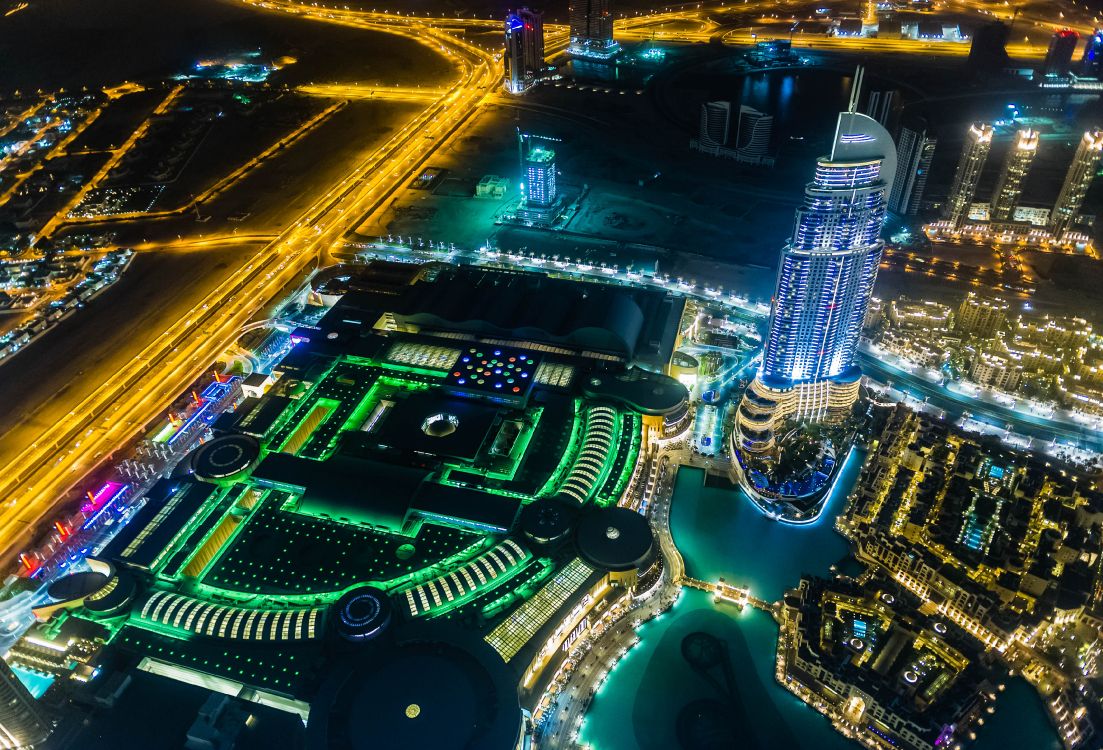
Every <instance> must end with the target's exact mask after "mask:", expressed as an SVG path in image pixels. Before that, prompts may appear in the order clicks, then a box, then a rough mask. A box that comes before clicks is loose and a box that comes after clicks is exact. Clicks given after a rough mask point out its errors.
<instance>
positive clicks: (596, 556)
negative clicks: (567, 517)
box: [576, 507, 655, 572]
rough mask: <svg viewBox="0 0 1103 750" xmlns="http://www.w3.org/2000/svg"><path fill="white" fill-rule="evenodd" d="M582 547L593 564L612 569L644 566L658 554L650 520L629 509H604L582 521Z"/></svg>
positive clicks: (583, 552)
mask: <svg viewBox="0 0 1103 750" xmlns="http://www.w3.org/2000/svg"><path fill="white" fill-rule="evenodd" d="M576 539H577V541H578V550H579V552H580V553H581V554H582V557H583V558H584V559H585V560H586V561H587V562H589V563H590V564H591V565H594V566H597V567H598V568H603V569H605V570H609V571H612V572H624V571H628V570H632V569H633V568H639V567H642V566H643V565H644V564H645V563H647V561H648V560H649V559H650V558H651V556H652V555H653V553H654V546H655V539H654V535H653V534H652V533H651V526H650V525H649V524H648V523H647V519H646V518H644V517H643V516H641V515H640V514H639V513H636V512H635V511H634V510H630V509H629V508H618V507H612V508H601V509H599V510H594V511H591V512H590V513H587V514H586V515H584V516H583V517H582V519H581V520H580V521H579V522H578V529H577V531H576Z"/></svg>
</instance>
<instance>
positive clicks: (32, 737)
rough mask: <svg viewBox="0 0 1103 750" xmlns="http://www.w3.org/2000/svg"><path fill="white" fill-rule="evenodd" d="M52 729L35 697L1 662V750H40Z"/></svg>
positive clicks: (4, 663) (0, 661)
mask: <svg viewBox="0 0 1103 750" xmlns="http://www.w3.org/2000/svg"><path fill="white" fill-rule="evenodd" d="M52 729H53V728H52V727H51V726H50V723H49V721H48V720H47V719H46V716H45V715H44V714H43V712H42V709H41V708H40V707H39V705H38V703H37V701H35V699H34V696H32V695H31V694H30V692H29V691H28V690H27V688H25V687H24V686H23V683H22V682H20V681H19V678H18V677H16V675H15V672H13V671H12V670H11V667H9V666H8V665H7V663H6V662H4V661H3V660H2V659H0V748H13V750H24V749H28V750H29V748H33V747H39V746H40V745H41V744H42V743H43V742H45V741H46V738H47V737H49V736H50V732H51V731H52Z"/></svg>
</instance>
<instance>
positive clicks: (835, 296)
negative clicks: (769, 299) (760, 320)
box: [733, 110, 896, 452]
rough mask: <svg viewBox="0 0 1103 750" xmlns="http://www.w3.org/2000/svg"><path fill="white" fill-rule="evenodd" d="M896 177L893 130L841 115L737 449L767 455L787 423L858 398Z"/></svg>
mask: <svg viewBox="0 0 1103 750" xmlns="http://www.w3.org/2000/svg"><path fill="white" fill-rule="evenodd" d="M895 174H896V148H895V147H894V146H893V143H892V138H891V136H890V135H889V133H888V131H886V130H885V129H884V128H883V127H882V126H881V125H880V124H879V123H877V121H876V120H874V119H873V118H871V117H868V116H867V115H862V114H858V113H856V112H854V111H853V110H852V111H849V112H843V113H842V114H840V115H839V122H838V126H837V129H836V133H835V139H834V143H833V146H832V150H831V153H830V155H828V156H825V157H823V158H821V159H820V160H819V161H818V162H817V164H816V172H815V177H814V179H813V181H812V182H811V183H810V184H809V185H808V187H807V188H806V189H805V198H804V205H803V206H802V207H801V208H799V209H797V216H796V227H795V229H794V232H793V236H792V239H791V240H790V242H789V243H788V244H787V245H786V247H785V248H784V249H783V250H782V254H781V263H780V266H779V268H778V276H777V288H776V292H775V294H774V301H773V308H772V310H771V315H770V328H769V332H768V334H767V337H766V342H765V349H764V353H763V360H762V366H761V368H760V370H759V372H758V374H757V376H756V377H755V379H754V381H753V382H752V383H751V385H750V387H749V388H748V391H747V393H746V394H745V395H744V398H743V401H742V403H741V404H740V408H739V411H738V416H737V419H736V422H737V429H736V431H735V434H734V435H733V441H734V442H735V445H734V446H733V447H735V448H736V450H746V451H751V452H755V451H762V450H768V449H769V448H770V447H772V446H773V442H774V439H773V432H774V429H775V428H776V427H778V426H779V425H780V424H781V423H782V422H783V421H784V420H786V419H790V418H795V419H800V420H820V419H824V418H828V417H829V416H830V415H832V414H833V413H840V412H844V411H846V410H848V409H849V407H850V406H852V405H853V403H854V402H855V400H856V399H857V396H858V385H859V382H860V372H859V371H858V368H857V366H856V364H855V356H856V354H857V349H858V340H859V337H860V335H861V330H862V323H863V320H864V318H865V312H866V308H867V307H868V306H869V302H870V297H871V296H872V292H873V285H874V282H875V281H876V278H877V267H878V264H879V263H880V260H881V251H882V248H883V246H884V242H883V241H882V240H881V237H880V234H881V226H882V224H883V222H884V219H885V212H886V207H887V197H888V193H889V191H890V189H891V187H892V180H893V177H894V176H895Z"/></svg>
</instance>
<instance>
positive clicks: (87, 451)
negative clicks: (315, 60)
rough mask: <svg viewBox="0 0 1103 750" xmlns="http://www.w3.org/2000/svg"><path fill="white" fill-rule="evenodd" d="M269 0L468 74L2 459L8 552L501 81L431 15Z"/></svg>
mask: <svg viewBox="0 0 1103 750" xmlns="http://www.w3.org/2000/svg"><path fill="white" fill-rule="evenodd" d="M250 4H254V5H259V4H258V3H250ZM264 6H265V7H266V8H267V9H268V10H271V11H274V12H295V13H297V14H299V15H302V16H307V17H309V18H311V19H315V20H320V21H324V22H330V23H339V24H342V25H346V26H353V27H357V28H363V29H366V30H374V31H380V32H383V33H391V34H399V35H403V36H407V37H409V38H412V39H414V40H415V41H417V42H419V43H420V44H423V45H425V46H428V47H430V48H431V49H433V50H435V51H437V52H438V53H440V54H443V55H445V56H446V57H447V58H448V59H449V60H450V61H452V62H453V64H455V65H456V66H457V68H458V69H459V70H460V73H461V75H460V78H459V80H458V81H457V82H456V83H454V84H453V85H452V86H451V87H449V88H448V89H447V90H446V91H445V93H443V94H442V95H441V96H439V98H438V99H437V100H436V101H435V102H434V103H433V104H431V105H430V106H429V107H428V108H426V109H425V110H424V111H422V112H421V113H420V114H418V115H417V116H415V117H414V118H413V119H412V120H411V121H410V122H408V123H407V124H406V126H405V127H403V128H402V129H401V130H400V131H399V132H397V133H396V134H395V135H394V136H393V137H392V138H391V139H390V140H389V141H387V142H386V143H385V144H384V145H383V146H381V147H380V148H378V149H376V150H375V151H374V152H372V153H371V154H370V155H368V156H367V157H366V158H365V159H363V160H362V161H361V162H359V163H358V164H356V165H355V166H354V167H353V168H352V169H351V170H350V172H349V173H348V174H347V175H346V176H345V177H344V178H343V179H342V180H341V181H340V182H338V183H337V184H336V185H334V186H333V187H331V188H330V189H329V190H328V191H326V193H325V194H324V195H322V196H321V197H320V198H318V199H317V200H316V201H315V202H314V203H313V204H312V205H311V206H310V207H309V208H308V210H307V211H305V212H304V213H303V214H302V215H301V216H300V217H299V218H298V219H297V220H296V221H294V222H293V223H292V224H291V225H290V226H289V227H288V228H287V229H286V230H285V231H284V232H283V233H281V234H280V235H279V236H278V237H277V238H276V239H275V240H274V241H273V242H271V243H269V244H267V245H265V246H263V247H262V248H261V249H259V251H257V252H256V253H255V254H253V255H252V256H251V257H250V258H249V259H248V260H247V261H245V262H243V270H242V271H240V272H239V273H236V274H234V275H232V276H231V277H230V278H228V279H227V280H225V281H224V282H222V283H221V284H220V285H219V286H218V287H217V288H215V289H214V290H213V291H211V292H210V293H209V294H207V295H206V296H205V297H204V298H203V299H202V300H201V301H200V302H199V303H198V304H196V305H195V306H194V307H193V308H192V310H191V312H190V314H188V315H186V316H183V319H181V320H177V321H176V322H175V323H174V324H173V325H171V326H170V327H169V328H168V329H167V330H165V331H163V332H162V333H161V335H160V336H159V337H157V339H156V340H155V341H153V343H151V344H150V345H148V346H147V347H146V348H145V349H144V350H142V351H141V352H140V353H139V354H138V355H137V356H135V357H134V358H133V359H132V360H131V361H130V362H129V363H128V364H127V365H126V366H125V367H123V368H120V369H119V371H118V372H117V374H116V375H115V377H114V378H112V379H111V380H110V381H108V382H106V383H104V384H102V385H101V386H100V387H99V388H98V389H97V390H96V391H95V392H93V393H92V394H91V395H90V396H88V397H87V398H86V399H84V400H83V401H82V402H81V403H80V404H78V405H77V406H76V408H74V409H73V410H72V411H71V413H70V414H69V416H68V417H67V418H66V419H63V420H61V421H59V422H57V423H54V424H50V425H47V426H45V427H44V428H43V430H42V432H41V433H40V434H39V435H38V437H37V439H35V440H34V441H33V442H32V443H31V444H30V445H29V446H28V447H26V448H25V449H23V450H22V451H20V452H19V454H18V455H16V456H14V457H12V458H10V459H9V460H7V461H6V462H5V463H4V464H3V467H2V473H0V477H2V478H0V498H2V505H0V539H3V547H4V552H5V555H4V557H5V559H9V560H10V559H11V558H12V557H13V555H14V554H15V553H16V552H17V551H18V547H19V546H20V545H21V544H22V543H23V542H24V540H25V538H26V537H27V536H28V532H29V531H31V530H33V529H34V528H35V526H36V525H37V524H38V523H39V522H40V521H42V520H43V519H44V518H45V517H46V516H47V515H49V514H50V513H51V512H53V511H54V509H55V507H56V505H57V503H58V502H59V501H60V500H61V499H62V498H64V497H65V495H66V493H68V492H69V491H70V490H72V489H73V487H74V486H75V485H76V484H77V482H79V481H80V480H81V479H82V478H83V476H84V475H85V474H86V473H87V472H88V471H90V470H91V469H93V468H94V467H95V466H96V465H97V464H98V463H100V462H101V461H102V460H104V457H106V456H109V455H110V454H111V452H112V451H114V450H116V449H118V448H119V447H120V446H122V445H124V444H125V443H126V442H127V441H128V440H130V439H132V438H133V437H134V436H135V435H137V434H138V433H140V431H141V430H142V428H143V427H144V425H146V424H147V423H148V422H149V421H150V420H151V419H152V418H153V417H154V416H155V415H156V414H158V413H160V411H162V410H163V409H165V408H167V406H168V405H169V404H170V403H171V402H172V401H173V400H174V399H175V398H176V397H177V396H178V394H179V393H180V392H182V391H183V390H184V389H185V388H187V386H188V385H190V384H191V383H192V382H194V380H195V379H196V378H197V377H199V376H200V375H201V374H202V372H203V371H204V370H206V369H207V368H208V367H209V365H210V363H211V362H212V361H214V359H215V358H217V356H218V355H219V353H220V352H221V351H223V350H224V349H225V347H226V346H228V345H229V344H231V343H232V342H233V341H234V340H235V339H236V337H237V333H238V331H239V330H240V328H241V327H242V326H243V325H245V324H246V323H247V322H248V321H249V319H250V318H251V317H253V316H254V315H255V314H256V313H257V312H259V311H260V310H262V309H263V307H264V306H265V305H266V304H268V303H269V302H270V301H271V300H272V299H273V298H275V297H276V295H278V294H279V292H280V291H281V290H282V289H284V288H285V287H286V286H287V285H289V284H290V283H292V282H293V281H295V280H296V279H297V278H298V277H299V275H300V274H301V273H303V272H304V271H305V270H306V269H307V267H308V266H310V265H311V264H312V263H314V262H315V261H317V260H319V259H320V258H322V257H324V254H325V253H326V251H327V250H328V249H329V248H330V247H331V246H333V245H334V244H335V243H337V242H338V241H339V240H340V239H341V236H342V235H343V234H344V233H345V232H346V231H347V230H349V229H351V228H353V227H355V226H357V225H358V224H359V223H360V222H361V221H362V219H363V217H364V216H366V215H368V214H370V213H371V212H372V211H374V210H376V209H377V208H378V207H379V206H380V205H382V204H383V203H384V202H385V201H386V199H387V198H388V197H389V196H390V195H392V194H393V193H394V191H395V190H397V189H398V188H400V187H401V186H402V185H403V184H405V183H406V181H407V180H409V179H410V178H411V177H412V176H414V174H415V173H416V171H417V170H418V169H419V168H420V167H421V165H423V164H424V163H425V161H426V160H427V159H428V158H429V157H430V156H431V155H432V154H434V153H435V152H436V150H437V149H438V148H440V147H441V146H442V145H443V144H444V143H446V142H447V141H448V139H449V137H450V136H451V135H452V134H453V133H454V132H455V131H456V130H457V129H458V128H459V127H460V126H461V125H462V124H463V123H465V122H466V121H467V120H468V118H469V117H470V116H471V115H472V114H473V113H474V112H475V111H476V109H477V108H478V106H479V105H480V104H481V103H482V101H483V99H484V98H485V96H486V94H487V92H488V91H489V90H490V89H491V87H493V86H494V85H495V84H496V83H497V81H498V71H497V66H496V64H495V63H496V59H495V57H494V55H493V54H492V53H490V52H488V51H486V50H484V49H481V48H480V47H478V46H477V45H473V44H470V43H468V42H466V41H464V40H462V39H457V38H455V37H452V36H449V35H448V34H446V33H444V32H442V31H438V30H435V29H433V28H432V27H430V26H428V25H427V24H426V21H424V20H422V19H407V18H401V17H398V16H386V15H384V14H372V13H363V14H361V13H355V12H349V13H345V14H342V15H341V16H340V17H339V18H337V17H333V15H332V14H329V15H327V16H323V15H322V14H321V13H318V12H316V9H314V8H312V7H308V6H297V5H294V4H292V3H278V4H277V3H265V4H264ZM181 245H182V246H185V245H186V243H183V242H182V243H181Z"/></svg>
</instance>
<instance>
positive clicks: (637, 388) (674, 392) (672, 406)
mask: <svg viewBox="0 0 1103 750" xmlns="http://www.w3.org/2000/svg"><path fill="white" fill-rule="evenodd" d="M582 392H583V394H584V395H586V396H587V397H588V398H591V399H594V400H608V401H613V402H615V403H619V404H624V405H625V406H628V407H629V408H631V409H633V410H635V411H638V412H640V413H641V414H651V415H665V414H670V413H671V412H674V411H676V410H678V409H679V407H684V406H685V403H686V399H688V398H689V391H688V390H686V387H685V386H684V385H682V384H681V383H679V382H678V381H677V380H675V379H674V378H672V377H669V376H667V375H663V374H661V373H655V372H648V371H647V370H641V369H640V368H638V367H633V368H631V369H629V370H626V371H624V372H621V373H616V374H611V373H597V374H595V375H593V376H592V377H590V379H589V380H587V381H585V382H584V383H583V386H582Z"/></svg>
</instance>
